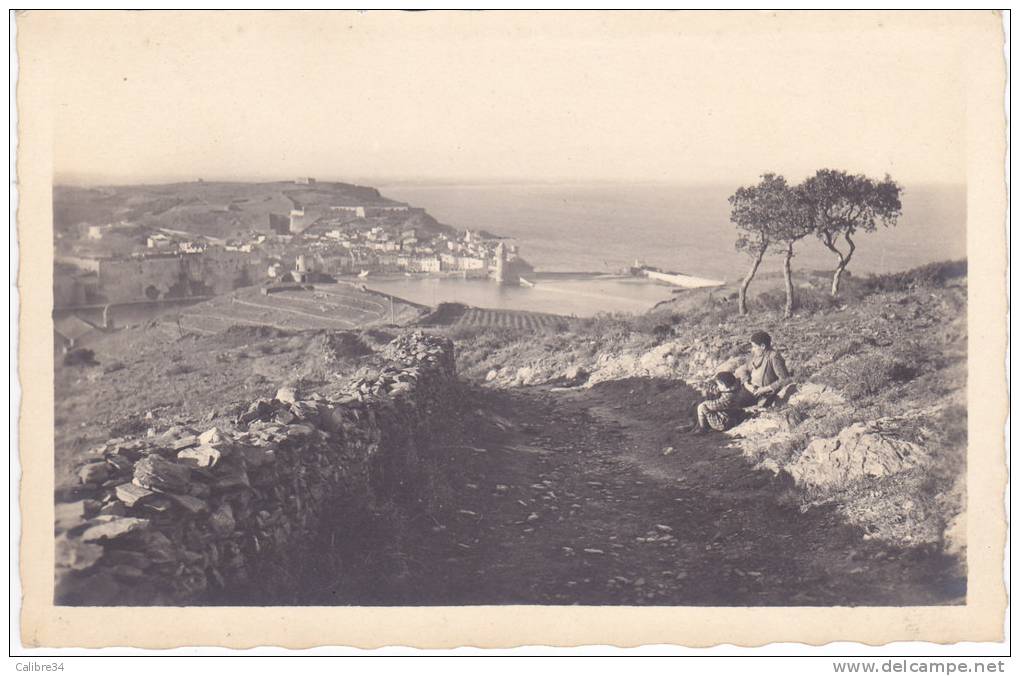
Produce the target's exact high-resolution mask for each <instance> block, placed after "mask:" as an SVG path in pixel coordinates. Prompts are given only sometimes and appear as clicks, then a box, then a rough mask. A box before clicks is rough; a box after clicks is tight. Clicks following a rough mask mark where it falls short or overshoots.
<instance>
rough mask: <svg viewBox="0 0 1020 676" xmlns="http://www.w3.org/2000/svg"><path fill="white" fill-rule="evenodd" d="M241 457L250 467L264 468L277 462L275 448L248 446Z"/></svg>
mask: <svg viewBox="0 0 1020 676" xmlns="http://www.w3.org/2000/svg"><path fill="white" fill-rule="evenodd" d="M241 455H242V457H243V458H244V461H245V462H246V463H247V464H248V466H249V467H253V468H254V467H262V466H263V465H267V464H270V463H274V462H276V448H275V446H246V447H245V448H244V449H243V450H242V451H241Z"/></svg>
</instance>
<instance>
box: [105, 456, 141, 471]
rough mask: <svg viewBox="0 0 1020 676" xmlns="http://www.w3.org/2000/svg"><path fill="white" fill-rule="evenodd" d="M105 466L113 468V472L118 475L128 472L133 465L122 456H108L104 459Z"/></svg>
mask: <svg viewBox="0 0 1020 676" xmlns="http://www.w3.org/2000/svg"><path fill="white" fill-rule="evenodd" d="M106 464H108V465H109V466H110V467H111V468H113V470H114V471H116V472H118V473H120V472H128V471H130V470H131V468H132V467H134V464H135V463H133V462H132V461H131V460H130V459H129V458H127V457H125V456H123V455H109V456H107V457H106Z"/></svg>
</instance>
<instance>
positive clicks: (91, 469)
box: [78, 462, 110, 484]
mask: <svg viewBox="0 0 1020 676" xmlns="http://www.w3.org/2000/svg"><path fill="white" fill-rule="evenodd" d="M78 478H79V479H81V482H82V483H83V484H101V483H103V482H104V481H106V480H107V479H108V478H110V468H109V466H107V464H106V463H105V462H90V463H89V464H87V465H85V466H84V467H82V468H81V469H80V470H78Z"/></svg>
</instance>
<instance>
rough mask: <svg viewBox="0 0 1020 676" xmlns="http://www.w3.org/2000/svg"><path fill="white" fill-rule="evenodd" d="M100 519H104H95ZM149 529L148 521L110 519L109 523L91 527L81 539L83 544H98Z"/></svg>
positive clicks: (128, 517)
mask: <svg viewBox="0 0 1020 676" xmlns="http://www.w3.org/2000/svg"><path fill="white" fill-rule="evenodd" d="M97 518H98V519H102V518H104V517H97ZM148 528H149V520H148V519H136V518H134V517H130V516H124V517H111V518H110V520H109V521H103V522H101V523H99V524H97V525H95V526H92V527H91V528H89V529H88V530H86V531H85V532H84V533H82V536H81V539H82V540H83V541H84V542H98V541H102V540H117V539H119V538H122V537H124V536H125V535H131V534H132V533H140V532H142V531H145V530H146V529H148Z"/></svg>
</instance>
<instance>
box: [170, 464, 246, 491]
mask: <svg viewBox="0 0 1020 676" xmlns="http://www.w3.org/2000/svg"><path fill="white" fill-rule="evenodd" d="M215 486H216V488H217V490H221V491H224V490H231V489H234V488H251V481H250V480H249V479H248V471H247V470H246V469H245V468H244V467H243V466H242V465H241V464H239V463H238V462H237V461H236V460H228V461H224V462H221V463H220V464H219V465H218V466H217V468H216V484H215ZM182 492H184V491H182ZM200 497H201V496H200Z"/></svg>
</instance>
